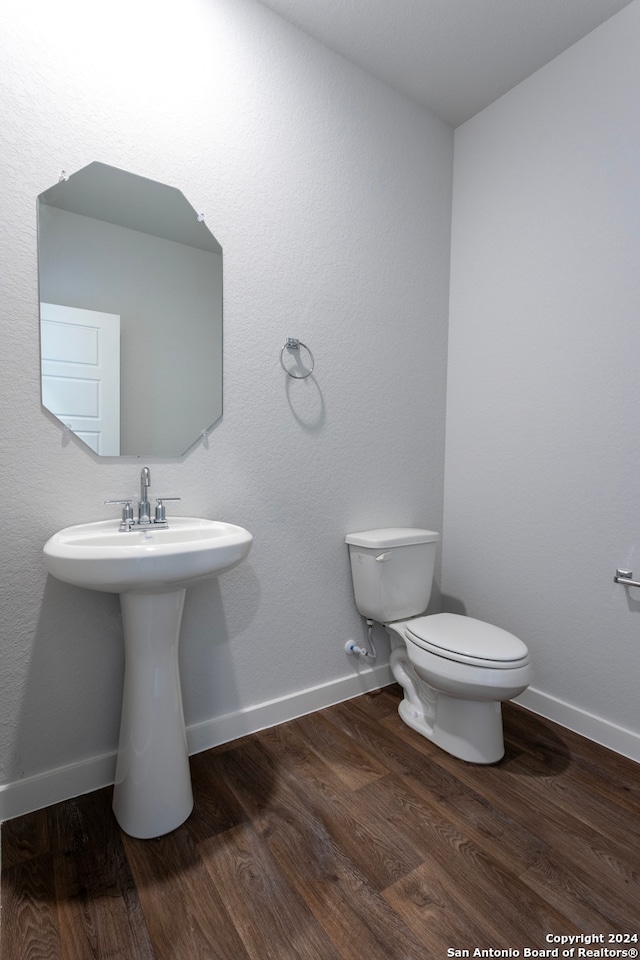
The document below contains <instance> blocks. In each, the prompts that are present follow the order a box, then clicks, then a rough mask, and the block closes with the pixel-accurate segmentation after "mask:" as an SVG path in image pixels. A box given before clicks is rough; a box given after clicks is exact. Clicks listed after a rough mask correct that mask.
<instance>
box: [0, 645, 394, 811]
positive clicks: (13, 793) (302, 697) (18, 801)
mask: <svg viewBox="0 0 640 960" xmlns="http://www.w3.org/2000/svg"><path fill="white" fill-rule="evenodd" d="M390 683H393V675H392V673H391V670H390V668H389V665H388V664H381V665H380V666H376V667H373V668H372V669H364V670H362V671H361V672H360V673H357V674H350V675H348V676H346V677H341V678H340V679H339V680H332V681H330V682H329V683H323V684H320V685H319V686H316V687H309V688H308V689H307V690H301V691H298V692H297V693H293V694H289V695H288V696H285V697H280V698H278V699H277V700H269V701H267V702H265V703H259V704H257V705H256V706H252V707H245V708H243V709H242V710H237V711H235V712H234V713H228V714H225V715H224V716H222V717H213V718H212V719H211V720H205V721H204V722H202V723H196V724H192V725H191V726H189V727H187V747H188V750H189V753H190V754H193V753H201V752H202V751H203V750H209V749H210V748H211V747H217V746H218V745H219V744H221V743H228V742H229V741H231V740H237V739H238V738H239V737H244V736H246V735H247V734H249V733H257V731H258V730H264V729H266V728H267V727H273V726H275V725H276V724H279V723H285V722H286V721H287V720H295V718H296V717H301V716H303V715H304V714H307V713H313V711H314V710H321V709H322V708H323V707H330V706H331V705H332V704H334V703H341V702H342V701H343V700H350V699H351V698H352V697H358V696H360V694H362V693H367V692H368V691H370V690H377V689H378V688H379V687H386V686H387V685H388V684H390ZM115 770H116V754H115V751H114V752H113V753H109V754H105V755H103V756H99V757H91V758H90V759H89V760H84V761H80V762H79V763H72V764H69V765H67V766H64V767H58V768H57V769H55V770H48V771H46V772H45V773H41V774H37V775H36V776H34V777H25V778H24V779H22V780H16V781H14V782H13V783H5V784H0V821H2V820H11V819H13V817H19V816H22V814H24V813H30V812H31V811H32V810H40V809H41V808H42V807H47V806H49V805H50V804H52V803H59V802H60V801H61V800H68V799H70V798H71V797H79V796H81V795H82V794H83V793H90V792H91V791H92V790H98V789H100V788H101V787H106V786H109V784H111V783H113V780H114V776H115Z"/></svg>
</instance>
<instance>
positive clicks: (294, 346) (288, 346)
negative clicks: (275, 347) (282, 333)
mask: <svg viewBox="0 0 640 960" xmlns="http://www.w3.org/2000/svg"><path fill="white" fill-rule="evenodd" d="M300 347H302V349H303V350H306V351H307V353H308V354H309V357H310V358H311V366H310V368H309V369H308V370H306V371H305V373H292V371H291V370H290V369H289V368H288V367H286V366H285V362H284V352H285V350H294V351H298V361H299V353H300ZM315 365H316V362H315V360H314V359H313V354H312V353H311V350H310V349H309V347H308V346H307V345H306V343H303V342H302V340H298V339H297V338H296V337H287V340H286V343H285V345H284V347H283V348H282V350H281V351H280V366H281V367H282V369H283V370H284V372H285V373H286V374H287V375H288V376H289V377H292V378H293V379H294V380H306V379H307V377H310V376H311V374H312V373H313V368H314V367H315Z"/></svg>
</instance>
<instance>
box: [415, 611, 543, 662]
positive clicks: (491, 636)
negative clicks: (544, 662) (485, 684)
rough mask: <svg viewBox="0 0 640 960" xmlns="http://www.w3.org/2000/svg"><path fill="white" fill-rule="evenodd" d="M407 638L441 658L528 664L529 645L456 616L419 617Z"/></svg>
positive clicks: (507, 634) (469, 619)
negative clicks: (525, 662)
mask: <svg viewBox="0 0 640 960" xmlns="http://www.w3.org/2000/svg"><path fill="white" fill-rule="evenodd" d="M406 637H407V639H408V640H411V641H412V642H413V643H415V644H417V645H418V646H420V647H423V648H424V649H425V650H430V651H431V652H432V653H436V654H437V655H438V656H440V657H447V658H448V659H450V660H461V661H463V662H466V663H479V664H483V665H485V666H488V665H489V663H490V662H493V663H496V664H497V665H501V666H503V667H509V666H514V667H515V666H520V665H521V664H522V661H528V653H529V651H528V650H527V647H526V645H525V644H524V643H523V642H522V640H519V639H518V637H514V635H513V634H512V633H508V632H507V631H506V630H503V629H502V628H501V627H495V626H493V624H491V623H485V622H484V620H474V619H473V617H462V616H459V615H458V614H455V613H436V614H434V615H433V616H430V617H417V618H416V619H415V620H410V621H409V623H407V624H406Z"/></svg>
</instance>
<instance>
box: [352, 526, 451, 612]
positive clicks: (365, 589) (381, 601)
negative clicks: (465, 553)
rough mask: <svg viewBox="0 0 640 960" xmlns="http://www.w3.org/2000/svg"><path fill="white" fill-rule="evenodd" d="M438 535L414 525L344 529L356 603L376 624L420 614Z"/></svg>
mask: <svg viewBox="0 0 640 960" xmlns="http://www.w3.org/2000/svg"><path fill="white" fill-rule="evenodd" d="M439 539H440V534H438V533H435V532H434V531H433V530H419V529H414V528H413V527H385V528H383V529H380V530H364V531H363V532H361V533H349V534H347V536H346V537H345V541H346V543H348V544H349V558H350V560H351V577H352V579H353V592H354V595H355V600H356V607H357V608H358V611H359V612H360V613H361V614H362V616H363V617H367V618H368V619H370V620H376V621H378V622H379V623H391V622H392V621H394V620H405V619H408V618H409V617H417V616H418V615H419V614H421V613H424V611H425V610H426V609H427V605H428V603H429V597H430V596H431V586H432V584H433V570H434V567H435V562H436V545H437V542H438V540H439Z"/></svg>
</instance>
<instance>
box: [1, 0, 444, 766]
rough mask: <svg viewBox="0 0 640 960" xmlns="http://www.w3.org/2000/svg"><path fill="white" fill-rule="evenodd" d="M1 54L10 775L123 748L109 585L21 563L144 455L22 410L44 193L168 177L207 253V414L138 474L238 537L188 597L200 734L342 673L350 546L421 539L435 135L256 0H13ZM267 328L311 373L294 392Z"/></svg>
mask: <svg viewBox="0 0 640 960" xmlns="http://www.w3.org/2000/svg"><path fill="white" fill-rule="evenodd" d="M0 56H1V59H2V64H3V67H2V71H1V72H0V103H1V109H2V116H3V122H2V125H1V126H0V165H1V171H2V205H3V210H2V222H3V230H2V232H1V233H0V262H1V264H2V270H1V272H0V285H1V288H2V290H1V295H0V329H1V331H2V350H1V351H0V368H1V369H0V409H2V418H1V420H0V437H1V440H0V443H1V458H0V481H1V490H2V505H3V506H2V512H3V523H2V537H1V538H0V552H1V553H0V557H1V562H2V570H3V576H2V582H1V585H0V603H1V614H0V631H1V639H0V783H2V782H4V783H6V782H11V781H15V780H17V779H19V778H20V777H23V776H29V775H35V774H38V773H40V772H42V771H46V770H49V769H51V768H54V767H57V766H59V765H61V764H65V763H72V762H74V761H82V760H85V759H86V758H90V757H94V756H96V755H99V754H101V753H107V752H109V751H111V750H113V749H114V748H115V745H116V737H117V729H118V721H119V700H120V689H121V682H122V667H123V662H122V641H121V624H120V615H119V607H118V601H117V598H116V597H113V596H110V595H100V594H92V593H90V592H83V591H80V590H78V589H75V588H72V587H70V586H66V585H64V584H62V583H59V582H57V581H55V580H53V579H51V578H49V579H47V577H46V574H45V571H44V567H43V565H42V562H41V548H42V545H43V543H44V542H45V540H46V539H47V537H48V536H49V535H50V534H51V533H53V532H54V531H55V530H56V529H58V528H60V527H63V526H66V525H68V524H71V523H77V522H82V521H87V520H92V519H101V518H104V517H106V516H109V515H110V508H107V507H104V506H103V505H102V501H103V500H104V499H105V498H107V497H116V496H118V495H123V494H126V495H129V494H130V493H132V492H133V491H134V490H135V489H136V486H137V478H138V475H139V470H140V466H141V464H140V462H138V461H136V460H135V459H125V460H106V461H101V460H99V459H97V458H96V457H94V456H93V455H92V454H90V453H89V452H87V450H86V449H85V448H81V447H80V446H79V445H78V444H77V443H76V442H75V441H74V440H66V439H65V438H64V436H63V434H62V432H61V429H60V427H59V426H58V425H57V424H56V423H55V422H54V421H53V419H52V418H51V417H50V416H48V415H47V414H46V413H45V412H43V411H42V410H41V408H40V401H39V365H38V335H37V329H38V324H37V317H38V307H37V301H38V294H37V284H36V218H35V198H36V196H37V194H38V193H40V192H41V191H43V190H44V189H46V188H48V187H49V186H51V185H52V184H53V183H55V182H56V181H57V179H58V176H59V174H60V171H61V170H62V169H65V170H67V171H69V172H73V171H75V170H77V169H79V168H80V167H82V166H84V165H86V164H87V163H89V162H90V161H92V160H101V161H103V162H105V163H109V164H113V165H114V166H118V167H122V168H124V169H129V170H131V171H132V172H134V173H137V174H140V175H142V176H145V177H150V178H152V179H156V180H159V181H161V182H166V183H169V184H172V185H173V186H176V187H178V188H179V189H180V190H182V191H183V193H184V194H185V196H186V197H187V198H188V199H189V201H190V202H191V203H192V204H193V205H194V207H195V208H196V209H198V210H203V211H204V212H205V214H206V217H207V222H208V223H209V225H210V226H211V229H212V230H213V232H214V233H215V235H216V237H217V238H218V240H219V241H220V242H221V244H222V246H223V249H224V270H225V277H224V298H225V332H224V365H225V366H224V369H225V388H224V402H225V410H224V416H223V419H222V420H221V421H220V422H219V424H218V425H217V426H216V428H215V429H214V431H213V432H212V435H211V437H210V438H209V441H208V445H207V446H203V445H200V446H198V447H196V448H195V449H194V450H193V451H192V452H191V453H190V455H189V456H187V457H186V458H185V459H184V460H182V461H172V460H166V461H150V462H149V466H150V467H151V472H152V480H153V482H154V485H155V489H156V490H157V491H158V492H164V493H174V494H176V495H180V496H181V497H182V501H181V503H180V504H179V505H178V507H179V510H178V511H177V512H180V513H183V514H188V515H202V516H205V517H220V518H223V519H227V520H230V521H234V522H238V523H241V524H243V525H245V526H247V527H248V528H249V529H250V530H251V531H252V532H253V534H254V536H255V545H254V549H253V552H252V554H251V557H250V559H249V561H248V562H247V563H245V564H244V565H243V566H241V567H239V568H238V569H237V570H235V571H233V572H232V573H230V574H228V575H226V576H224V577H222V578H221V579H220V580H219V581H218V582H214V583H212V584H211V585H208V586H201V587H199V588H197V589H195V590H193V591H192V592H191V594H190V595H189V597H188V598H187V604H186V609H185V617H184V632H183V642H182V659H183V678H184V688H185V689H184V699H185V711H186V715H187V721H188V722H190V723H194V722H196V721H200V720H207V719H208V718H210V717H214V716H216V715H219V714H224V713H227V712H230V711H234V710H237V709H239V708H241V707H248V706H251V705H253V704H259V703H262V702H264V701H267V700H270V699H274V698H278V697H281V696H284V695H286V694H289V693H291V692H293V691H296V690H301V689H304V688H306V687H309V686H312V685H314V684H321V683H325V682H330V681H332V680H334V679H336V678H340V677H343V676H345V675H348V674H351V673H353V672H354V671H355V669H356V666H355V664H354V663H353V660H352V659H349V658H347V657H346V655H345V654H344V650H343V645H344V642H345V640H346V639H347V637H355V638H356V639H360V638H361V636H362V634H361V623H360V619H359V617H358V615H357V613H356V611H355V608H354V605H353V601H352V596H351V585H350V578H349V570H348V562H347V555H346V548H345V546H344V544H343V536H344V533H345V531H348V530H353V529H357V528H364V527H370V526H377V525H384V524H427V525H429V526H431V527H435V528H439V526H440V524H441V519H442V514H441V510H442V476H443V445H444V393H445V390H444V382H445V372H446V356H445V352H446V322H447V297H448V251H449V221H450V201H451V196H450V186H451V159H452V135H451V131H450V130H449V129H448V128H447V127H446V126H445V125H443V124H442V123H440V122H439V121H436V120H434V119H433V118H431V117H430V116H429V115H428V114H426V113H425V112H424V111H422V110H421V109H419V108H418V107H416V106H415V105H413V104H411V103H410V102H408V101H406V100H404V99H403V98H402V97H400V96H399V95H397V94H395V93H393V92H392V91H391V90H389V89H388V88H386V87H385V86H384V85H383V84H380V83H378V82H377V81H375V80H373V79H372V78H371V77H369V76H368V75H366V74H364V73H363V72H361V71H360V70H358V69H357V68H355V67H353V66H351V65H349V64H348V63H347V62H345V61H343V60H341V59H340V58H339V57H337V56H335V55H333V54H332V53H330V52H329V51H328V50H327V49H325V48H323V47H322V46H320V45H319V44H316V43H314V42H313V41H311V40H310V39H308V38H306V37H305V36H304V35H302V34H300V33H299V32H297V31H296V30H295V29H294V28H293V27H291V26H289V25H287V24H286V23H285V22H284V21H281V20H280V19H278V18H277V17H276V16H275V15H274V14H272V13H271V12H269V11H267V10H266V9H265V8H264V7H262V6H260V5H259V4H256V3H254V2H253V0H183V2H182V3H181V4H180V10H179V14H178V13H177V10H176V7H175V5H174V4H170V3H168V2H152V0H137V2H135V3H132V2H131V0H112V2H110V3H101V2H96V3H92V4H87V3H86V2H84V0H82V2H80V0H60V2H58V3H56V4H50V3H45V2H44V0H43V2H29V3H24V2H23V0H5V2H4V3H3V4H2V9H1V10H0ZM287 336H296V337H299V338H300V339H302V340H303V341H304V342H305V343H308V344H309V346H310V347H311V348H312V350H313V351H314V353H315V357H316V371H315V375H314V378H312V379H309V380H307V381H304V382H294V381H293V380H289V379H287V378H286V376H285V374H284V373H283V371H282V370H281V368H280V365H279V353H280V349H281V347H282V345H283V343H284V341H285V338H286V337H287ZM381 649H382V653H383V654H384V652H385V647H384V642H381Z"/></svg>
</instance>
